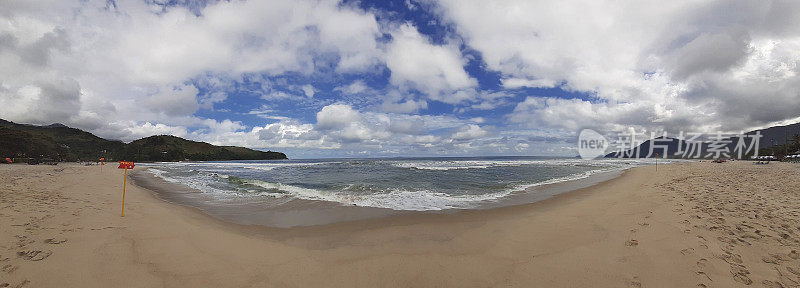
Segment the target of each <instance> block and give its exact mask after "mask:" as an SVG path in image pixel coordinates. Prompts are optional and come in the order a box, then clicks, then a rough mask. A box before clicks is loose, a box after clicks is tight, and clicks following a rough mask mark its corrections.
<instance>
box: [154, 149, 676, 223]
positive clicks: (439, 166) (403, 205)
mask: <svg viewBox="0 0 800 288" xmlns="http://www.w3.org/2000/svg"><path fill="white" fill-rule="evenodd" d="M659 161H660V163H665V162H666V163H668V162H674V160H667V161H664V160H659ZM387 162H388V163H387ZM387 162H384V163H387V164H389V165H393V166H395V167H401V168H409V169H422V170H453V169H486V168H489V167H502V166H523V165H550V166H553V165H555V166H584V167H591V168H590V170H588V171H583V172H580V173H575V174H571V175H567V176H563V177H558V178H553V179H547V180H543V181H538V182H534V183H525V184H520V185H516V186H514V187H511V188H508V189H504V190H500V191H494V192H491V191H487V192H488V193H482V194H460V195H451V194H448V193H443V192H441V191H432V190H428V189H419V190H404V189H399V188H398V189H388V190H385V191H368V190H369V189H367V190H365V191H362V190H358V191H353V190H352V189H351V188H353V187H354V186H353V185H347V186H345V187H343V188H341V189H340V190H336V189H331V190H325V189H312V188H305V187H300V186H296V185H287V184H282V183H273V182H268V181H262V180H254V179H241V178H234V179H236V180H235V181H234V180H231V178H230V177H229V176H228V175H226V174H224V173H220V172H218V170H215V169H223V170H224V169H231V171H235V170H239V169H259V170H266V171H269V170H271V169H274V168H275V167H279V166H311V165H320V164H330V163H332V162H314V163H280V164H276V163H236V162H232V163H216V162H214V163H209V162H206V163H191V162H189V163H178V164H176V163H165V164H161V165H156V166H155V167H151V168H150V169H148V171H149V172H150V173H152V174H153V175H155V176H157V177H160V178H162V179H164V180H166V181H169V182H173V183H180V184H184V185H186V186H189V187H191V188H193V189H196V190H199V191H202V192H205V193H208V194H210V195H211V196H213V197H214V198H216V199H227V198H231V197H235V198H239V197H265V196H266V197H274V198H286V197H290V198H287V199H291V198H296V199H303V200H314V201H327V202H334V203H340V204H341V205H347V206H350V205H357V206H363V207H376V208H388V209H394V210H413V211H425V210H443V209H468V208H474V207H476V206H479V205H480V204H481V203H486V202H493V201H498V200H499V199H502V198H504V197H507V196H508V195H511V194H513V193H519V192H521V191H524V190H526V189H529V188H531V187H536V186H541V185H548V184H555V183H561V182H566V181H574V180H579V179H585V178H588V177H591V176H592V175H595V174H598V173H603V172H611V171H618V170H623V169H627V168H631V167H635V166H640V165H648V164H652V163H653V162H654V160H643V159H608V160H599V161H598V160H581V159H557V160H461V161H458V160H454V161H450V160H427V161H423V160H398V161H395V160H391V161H387ZM336 163H340V162H336ZM287 164H288V165H287ZM187 168H188V169H187ZM210 171H215V172H210ZM232 181H233V182H232ZM239 181H240V182H241V184H245V185H241V184H236V182H239ZM248 185H252V186H250V187H249V188H248V187H247V186H248ZM253 186H255V187H253ZM362 192H366V193H362Z"/></svg>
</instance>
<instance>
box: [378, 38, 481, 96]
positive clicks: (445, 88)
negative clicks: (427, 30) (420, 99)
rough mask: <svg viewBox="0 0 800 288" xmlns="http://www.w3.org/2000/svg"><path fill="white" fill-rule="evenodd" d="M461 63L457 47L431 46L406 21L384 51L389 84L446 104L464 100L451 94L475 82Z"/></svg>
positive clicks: (462, 59)
mask: <svg viewBox="0 0 800 288" xmlns="http://www.w3.org/2000/svg"><path fill="white" fill-rule="evenodd" d="M464 65H466V61H465V59H464V58H463V57H462V55H461V52H460V51H459V50H458V48H457V47H456V46H454V45H443V46H439V45H433V44H431V43H430V42H429V41H428V40H427V39H426V38H425V37H424V36H422V35H421V34H420V33H419V32H418V31H417V29H416V28H415V27H413V26H411V25H409V24H405V25H402V26H400V28H399V29H397V31H395V32H394V33H392V43H391V44H390V46H389V49H388V51H387V52H386V66H387V67H389V70H391V72H392V75H391V77H390V80H391V82H392V84H394V85H397V86H401V87H407V88H413V89H417V90H419V91H422V92H423V93H425V94H426V95H427V96H428V97H429V98H430V99H432V100H437V101H442V102H445V103H459V102H461V101H463V100H464V98H462V97H458V95H454V93H455V92H456V91H459V90H462V89H468V88H472V87H475V86H476V85H477V81H476V80H475V79H474V78H472V77H470V76H469V74H467V72H466V71H464Z"/></svg>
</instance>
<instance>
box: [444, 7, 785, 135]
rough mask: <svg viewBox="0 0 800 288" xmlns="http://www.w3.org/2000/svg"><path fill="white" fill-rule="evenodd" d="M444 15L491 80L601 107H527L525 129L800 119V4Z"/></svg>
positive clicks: (517, 116) (554, 103)
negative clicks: (576, 95)
mask: <svg viewBox="0 0 800 288" xmlns="http://www.w3.org/2000/svg"><path fill="white" fill-rule="evenodd" d="M433 6H435V7H436V8H435V10H436V11H438V13H439V15H441V16H442V17H443V18H444V19H445V21H446V22H448V23H451V24H453V25H454V28H455V30H456V31H457V33H458V34H459V35H460V36H462V37H463V39H464V41H465V44H466V45H469V46H470V47H472V48H474V49H476V50H477V51H478V52H480V55H481V57H482V59H483V60H484V61H485V62H486V65H487V67H488V69H490V70H493V71H498V72H499V73H501V75H502V76H501V77H502V80H501V81H502V85H503V87H504V88H507V89H518V88H523V87H537V88H548V87H559V88H561V89H563V90H566V91H568V92H582V93H588V94H590V95H591V96H592V97H593V98H594V99H593V100H592V101H584V100H558V99H547V100H544V102H546V103H545V104H544V106H543V107H544V108H541V109H538V108H537V109H532V106H526V105H529V104H531V103H530V101H532V100H530V99H533V98H528V99H529V101H526V102H528V103H520V105H522V106H526V107H527V108H525V109H528V110H526V111H528V112H527V113H528V114H529V115H523V113H524V112H522V111H523V110H525V109H523V108H521V107H522V106H517V107H518V109H515V111H514V112H513V114H512V115H510V118H511V119H512V120H515V121H518V122H522V121H521V119H522V118H526V119H529V120H532V121H534V122H540V123H545V124H548V125H549V126H553V127H562V128H574V127H577V126H583V125H589V124H591V123H590V121H586V119H593V120H595V121H603V123H608V124H609V125H607V126H609V127H612V126H613V127H623V126H626V125H635V126H640V127H649V128H665V129H668V130H677V129H691V130H702V131H708V130H710V129H747V128H748V127H754V126H759V125H766V124H768V123H771V122H775V121H781V120H783V119H787V118H791V117H792V116H796V115H792V114H791V113H789V112H788V110H790V109H794V110H795V111H797V110H798V109H800V105H798V103H797V101H796V100H795V99H796V98H797V97H796V95H797V93H798V90H797V86H796V84H795V83H797V81H798V80H797V76H796V72H797V70H796V68H788V67H797V63H798V62H799V61H800V57H798V55H797V53H795V52H790V50H791V49H793V48H789V47H796V43H797V39H799V38H800V29H798V28H797V27H800V26H798V25H797V24H798V22H800V21H798V17H797V15H798V14H800V4H797V3H792V2H779V1H768V2H762V3H756V2H748V1H722V2H712V3H700V2H670V3H664V2H657V3H656V2H654V1H639V2H635V3H630V2H626V3H619V2H610V1H592V2H563V1H562V2H550V1H536V2H531V1H523V0H520V1H513V0H512V1H506V2H503V3H502V4H499V3H496V4H491V5H487V4H486V3H483V2H481V1H466V2H465V1H454V0H441V1H437V2H436V3H434V5H433ZM795 51H796V50H795ZM789 71H792V72H789ZM789 75H791V76H789ZM790 95H794V97H792V96H790ZM530 96H534V95H530ZM557 98H560V97H557ZM562 99H563V98H562ZM763 103H781V105H767V104H763ZM771 106H777V107H771ZM784 107H791V108H787V109H783V108H784ZM570 109H578V110H577V111H578V113H568V112H569V111H570ZM581 111H594V112H600V113H608V114H607V115H605V114H604V115H603V116H602V117H601V116H593V115H586V114H584V113H582V112H581ZM687 112H691V113H696V114H694V115H693V116H692V115H687V114H688V113H687ZM795 114H796V113H795ZM541 115H550V117H561V118H554V119H558V120H557V121H556V120H549V121H548V119H544V117H543V116H541ZM738 119H746V120H738ZM615 121H618V122H615ZM548 122H549V123H548Z"/></svg>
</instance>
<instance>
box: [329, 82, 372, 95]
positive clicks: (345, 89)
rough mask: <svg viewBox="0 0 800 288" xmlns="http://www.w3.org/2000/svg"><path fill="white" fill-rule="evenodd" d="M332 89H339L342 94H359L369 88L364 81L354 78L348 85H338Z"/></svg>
mask: <svg viewBox="0 0 800 288" xmlns="http://www.w3.org/2000/svg"><path fill="white" fill-rule="evenodd" d="M333 90H334V91H340V92H342V93H344V94H348V95H355V94H361V93H364V92H366V91H369V90H370V88H369V87H368V86H367V84H365V83H364V81H362V80H356V81H353V83H350V84H349V85H346V86H339V87H336V88H334V89H333Z"/></svg>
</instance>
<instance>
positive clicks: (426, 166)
mask: <svg viewBox="0 0 800 288" xmlns="http://www.w3.org/2000/svg"><path fill="white" fill-rule="evenodd" d="M636 162H637V161H636V160H623V161H617V160H616V159H609V160H582V159H559V160H552V159H543V160H441V161H414V160H406V161H395V162H392V163H391V164H392V165H393V166H395V167H399V168H409V169H419V170H438V171H446V170H458V169H487V168H492V167H510V166H532V165H541V166H544V165H549V166H579V165H580V166H590V167H615V166H626V165H630V164H631V163H636Z"/></svg>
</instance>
